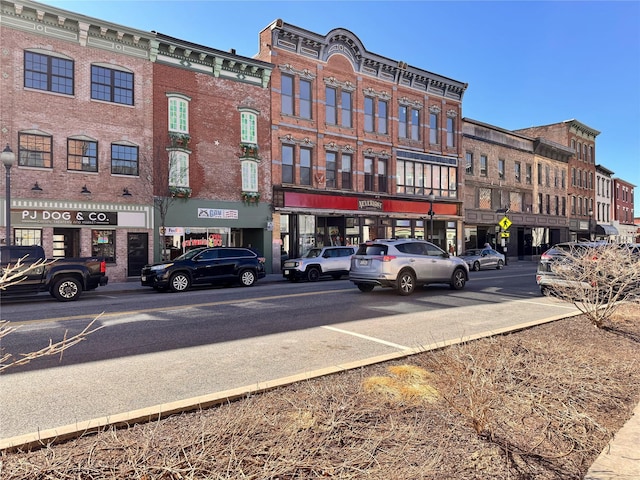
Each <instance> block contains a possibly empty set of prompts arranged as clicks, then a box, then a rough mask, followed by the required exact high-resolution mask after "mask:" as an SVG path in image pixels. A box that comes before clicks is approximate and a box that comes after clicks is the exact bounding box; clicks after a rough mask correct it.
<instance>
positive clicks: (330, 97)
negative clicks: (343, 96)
mask: <svg viewBox="0 0 640 480" xmlns="http://www.w3.org/2000/svg"><path fill="white" fill-rule="evenodd" d="M324 94H325V102H326V119H325V120H326V122H327V123H328V124H329V125H337V123H338V92H337V90H336V89H335V88H331V87H327V88H325V91H324Z"/></svg>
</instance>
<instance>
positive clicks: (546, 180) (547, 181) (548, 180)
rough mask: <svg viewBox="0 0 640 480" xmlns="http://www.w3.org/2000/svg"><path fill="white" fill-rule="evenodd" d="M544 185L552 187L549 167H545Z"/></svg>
mask: <svg viewBox="0 0 640 480" xmlns="http://www.w3.org/2000/svg"><path fill="white" fill-rule="evenodd" d="M544 184H545V185H546V186H547V187H549V186H551V171H550V169H549V165H545V167H544Z"/></svg>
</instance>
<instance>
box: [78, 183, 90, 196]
mask: <svg viewBox="0 0 640 480" xmlns="http://www.w3.org/2000/svg"><path fill="white" fill-rule="evenodd" d="M80 193H83V194H84V195H91V190H89V189H88V188H87V186H86V185H85V186H84V187H82V190H80Z"/></svg>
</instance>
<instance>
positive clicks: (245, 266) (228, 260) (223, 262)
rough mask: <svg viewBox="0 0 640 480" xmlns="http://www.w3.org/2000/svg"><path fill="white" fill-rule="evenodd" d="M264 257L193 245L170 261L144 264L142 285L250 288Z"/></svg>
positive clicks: (261, 270)
mask: <svg viewBox="0 0 640 480" xmlns="http://www.w3.org/2000/svg"><path fill="white" fill-rule="evenodd" d="M263 262H264V260H263V259H262V258H260V257H258V255H256V253H255V252H253V251H251V250H249V249H248V248H235V247H211V248H196V249H193V250H189V251H188V252H186V253H184V254H182V255H180V256H179V257H177V258H176V259H174V260H172V261H170V262H164V263H157V264H154V265H146V266H145V267H144V268H143V269H142V274H141V276H140V282H141V283H142V286H146V287H153V288H154V289H156V290H158V291H166V290H167V289H171V291H173V292H183V291H185V290H187V289H188V288H189V287H190V286H191V285H212V284H220V283H222V284H231V283H239V284H240V285H242V286H245V287H250V286H252V285H254V284H255V283H256V281H257V280H258V279H259V278H264V276H265V275H266V273H265V270H264V264H263Z"/></svg>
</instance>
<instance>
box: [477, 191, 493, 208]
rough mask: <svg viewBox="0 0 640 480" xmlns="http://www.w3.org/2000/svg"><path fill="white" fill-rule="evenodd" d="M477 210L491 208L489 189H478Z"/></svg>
mask: <svg viewBox="0 0 640 480" xmlns="http://www.w3.org/2000/svg"><path fill="white" fill-rule="evenodd" d="M478 208H482V209H484V210H487V209H490V208H491V189H490V188H480V189H478Z"/></svg>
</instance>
